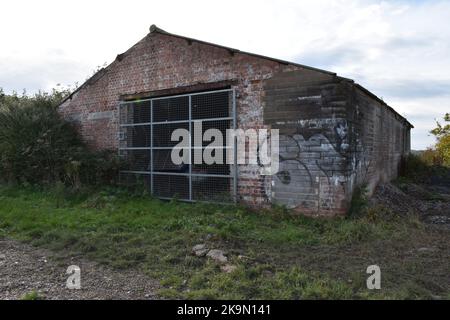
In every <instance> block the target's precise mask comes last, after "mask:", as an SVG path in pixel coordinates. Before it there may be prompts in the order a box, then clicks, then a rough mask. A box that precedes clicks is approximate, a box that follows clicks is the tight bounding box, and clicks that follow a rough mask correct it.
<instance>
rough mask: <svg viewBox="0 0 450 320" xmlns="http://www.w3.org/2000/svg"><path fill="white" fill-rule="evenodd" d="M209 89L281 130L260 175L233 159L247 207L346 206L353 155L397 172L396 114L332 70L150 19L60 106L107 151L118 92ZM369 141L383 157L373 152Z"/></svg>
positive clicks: (241, 114)
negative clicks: (229, 91) (268, 170)
mask: <svg viewBox="0 0 450 320" xmlns="http://www.w3.org/2000/svg"><path fill="white" fill-rule="evenodd" d="M213 88H214V89H220V88H233V89H235V92H236V107H237V110H236V111H237V126H238V128H242V129H248V128H254V129H260V128H268V129H270V128H279V129H280V132H281V141H280V147H281V155H280V160H281V164H282V167H281V169H280V172H279V173H278V174H277V175H276V176H261V175H260V174H259V167H258V166H257V165H240V166H239V167H238V195H239V197H240V201H242V202H244V203H247V204H249V205H252V206H259V205H269V204H270V203H272V202H278V203H282V204H286V205H288V206H290V207H293V208H296V209H298V210H299V211H301V212H305V213H310V214H322V215H334V214H342V213H345V211H346V210H347V208H348V203H349V200H350V199H351V194H352V191H353V189H354V186H355V185H357V184H361V183H363V180H364V179H363V178H362V177H361V176H362V173H363V171H364V170H365V169H364V168H363V166H362V165H361V161H363V160H361V159H362V158H361V157H362V156H361V155H362V154H364V155H370V156H368V157H370V158H371V161H372V162H371V164H372V163H373V164H376V165H375V166H374V167H373V169H371V170H366V171H367V172H368V176H370V179H371V181H373V183H372V184H376V182H375V181H378V180H380V179H381V180H386V179H389V178H392V177H394V176H395V175H396V173H397V169H393V167H396V166H397V162H398V160H399V158H400V157H401V156H402V155H403V154H404V152H406V151H407V149H408V148H407V147H406V140H407V139H409V137H407V136H406V131H407V130H409V127H408V129H407V130H406V129H405V128H406V127H407V126H406V124H405V122H404V121H403V120H404V119H403V118H401V117H399V116H398V115H397V114H396V113H395V112H393V111H392V110H389V109H388V108H387V107H386V106H385V105H382V104H381V103H379V102H377V101H376V100H375V99H373V98H372V97H367V96H366V94H365V93H363V92H362V91H361V90H359V89H355V87H354V86H353V85H352V84H351V83H350V82H349V81H347V80H344V79H341V78H339V77H337V76H336V75H335V74H333V73H331V72H326V71H320V70H315V69H313V68H309V67H305V66H301V65H298V64H293V63H287V62H284V61H280V60H276V59H271V58H266V57H261V56H257V55H253V54H247V53H243V52H240V51H238V50H234V49H230V48H226V47H221V46H217V45H212V44H208V43H204V42H201V41H197V40H193V39H189V38H185V37H180V36H175V35H171V34H167V33H166V32H164V31H162V30H160V29H157V28H156V27H152V29H151V32H150V33H149V34H148V35H147V36H146V37H145V38H144V39H142V40H141V41H140V42H138V43H137V44H136V45H134V46H133V47H132V48H130V49H129V50H128V51H127V52H125V53H123V54H121V55H118V56H117V58H116V60H115V61H114V62H113V63H112V64H110V65H109V66H108V67H106V68H105V69H103V70H101V71H100V72H98V73H97V74H96V75H94V76H93V77H92V78H91V79H89V80H88V81H87V82H86V83H85V84H83V85H82V86H81V87H80V88H79V89H78V90H77V91H76V92H74V93H73V94H72V95H71V96H70V97H69V98H68V99H66V100H65V101H64V102H63V103H62V104H61V105H60V112H61V114H62V115H63V116H64V117H65V118H67V119H69V120H71V121H74V122H76V123H77V125H78V127H79V129H80V132H81V134H82V136H83V137H84V139H85V140H86V141H87V142H88V144H89V145H90V146H91V147H93V148H96V149H112V150H115V149H117V148H118V145H119V141H118V132H119V123H118V105H119V102H120V101H121V100H122V99H124V98H132V97H135V98H139V97H151V96H158V95H167V94H169V93H171V94H176V93H186V92H195V91H201V90H208V89H213ZM358 90H359V91H358ZM385 118H386V119H387V118H388V119H389V122H384V121H383V120H384V119H385ZM402 119H403V120H402ZM364 121H366V122H367V123H363V122H364ZM380 121H381V122H383V124H381V125H380ZM383 126H392V127H389V128H385V127H383ZM391 128H392V131H391ZM387 129H388V130H387ZM385 134H388V135H389V137H383V135H385ZM397 134H399V135H397ZM380 135H381V136H380ZM390 144H392V145H390ZM399 144H401V145H402V146H403V147H402V148H399V147H398V145H399ZM377 148H378V149H379V150H380V151H381V150H384V151H383V156H384V157H383V156H382V155H381V154H379V155H376V156H375V154H376V149H377ZM393 151H395V153H394V154H393V153H391V152H393ZM389 157H391V158H389ZM364 159H365V158H364ZM388 159H390V160H392V163H391V162H389V161H388ZM364 161H365V160H364ZM394 162H395V165H394ZM387 167H389V169H387ZM380 168H383V171H384V173H383V174H381V173H380V172H379V171H380Z"/></svg>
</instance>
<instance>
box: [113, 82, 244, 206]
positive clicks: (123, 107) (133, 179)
mask: <svg viewBox="0 0 450 320" xmlns="http://www.w3.org/2000/svg"><path fill="white" fill-rule="evenodd" d="M119 118H120V132H119V141H120V142H119V154H120V156H121V157H122V158H123V159H124V160H125V161H124V163H125V168H123V170H122V171H121V172H120V180H121V181H122V182H123V183H125V184H128V185H132V184H137V183H141V184H142V183H143V184H145V186H146V187H148V188H149V190H150V191H151V193H152V194H153V195H155V196H156V197H159V198H162V199H172V198H177V199H180V200H185V201H216V202H231V201H236V197H237V174H236V166H235V165H234V164H235V163H236V154H235V151H236V149H235V143H236V142H233V146H229V147H227V146H226V143H225V142H226V139H225V137H226V130H227V129H235V128H236V103H235V95H234V91H233V90H231V89H227V90H216V91H209V92H202V93H192V94H185V95H177V96H169V97H161V98H152V99H142V100H135V101H125V102H121V103H120V105H119ZM200 123H201V130H194V128H196V129H198V128H199V127H198V124H200ZM176 129H186V130H188V131H189V133H190V141H189V147H188V148H187V150H186V152H188V156H189V157H190V159H191V162H190V163H182V164H175V163H174V162H173V161H172V159H171V152H172V149H173V148H174V147H175V146H176V145H177V144H178V141H171V135H172V132H173V131H174V130H176ZM208 129H218V130H219V131H220V132H221V133H222V135H223V137H224V139H223V142H224V143H223V146H222V147H220V149H222V154H223V161H222V163H219V164H218V163H213V164H206V163H205V162H204V161H202V162H200V163H197V162H195V163H194V161H193V160H194V155H195V153H196V152H197V153H198V152H202V153H203V151H204V150H205V148H206V146H207V145H208V144H209V143H210V142H209V141H202V140H203V139H202V137H203V134H204V133H205V132H206V131H207V130H208ZM200 131H201V132H200ZM195 141H202V142H201V143H200V145H198V144H195V145H194V142H195ZM214 148H216V146H215V147H214ZM227 148H231V149H232V150H233V151H232V152H234V162H233V163H234V164H227V162H226V154H227V150H226V149H227Z"/></svg>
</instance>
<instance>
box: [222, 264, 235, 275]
mask: <svg viewBox="0 0 450 320" xmlns="http://www.w3.org/2000/svg"><path fill="white" fill-rule="evenodd" d="M236 269H237V267H236V266H233V265H231V264H226V265H224V266H222V267H220V270H222V271H223V272H225V273H232V272H233V271H235V270H236Z"/></svg>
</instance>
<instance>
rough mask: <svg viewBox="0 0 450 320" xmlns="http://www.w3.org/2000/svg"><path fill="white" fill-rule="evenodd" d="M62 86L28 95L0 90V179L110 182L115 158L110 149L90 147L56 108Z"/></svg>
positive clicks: (114, 172) (51, 182) (72, 183)
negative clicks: (107, 150) (58, 88)
mask: <svg viewBox="0 0 450 320" xmlns="http://www.w3.org/2000/svg"><path fill="white" fill-rule="evenodd" d="M66 94H67V91H65V90H53V91H52V92H51V93H45V92H40V93H37V94H35V95H33V96H28V95H26V94H23V95H20V96H19V95H17V94H13V95H5V94H4V93H3V92H2V91H1V90H0V183H8V184H25V185H27V184H47V185H54V184H57V183H62V184H64V185H68V186H71V187H72V188H74V189H79V188H80V187H81V185H82V184H89V185H93V184H102V183H110V182H111V181H112V180H114V179H115V177H116V176H117V168H118V165H119V163H118V160H117V159H116V157H115V156H114V154H113V153H110V152H94V151H92V150H89V148H88V147H87V146H86V145H85V144H84V142H83V141H82V139H81V138H80V137H79V135H78V133H77V132H76V129H75V128H74V126H73V125H72V124H71V123H69V122H67V121H65V120H63V119H62V118H61V117H60V115H59V114H58V112H57V110H56V106H57V104H58V103H59V102H60V101H61V99H62V97H64V96H65V95H66Z"/></svg>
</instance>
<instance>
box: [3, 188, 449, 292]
mask: <svg viewBox="0 0 450 320" xmlns="http://www.w3.org/2000/svg"><path fill="white" fill-rule="evenodd" d="M0 203H1V206H0V237H1V236H4V237H10V238H15V239H19V240H21V241H25V242H29V243H31V244H32V245H35V246H42V247H45V248H48V249H51V250H53V251H55V252H56V253H59V254H61V255H64V256H69V255H71V256H73V255H82V256H83V257H86V258H88V259H91V260H94V261H97V262H100V263H103V264H106V265H109V266H112V267H114V268H117V269H126V268H133V269H137V270H140V271H142V272H145V273H147V274H148V275H149V276H151V277H154V278H156V279H158V280H160V282H161V284H162V286H163V289H162V290H161V291H160V295H161V296H163V297H167V298H190V299H199V298H205V299H207V298H211V299H216V298H230V299H249V298H253V299H305V298H308V299H309V298H311V299H320V298H326V299H333V298H337V299H351V298H371V297H372V298H378V297H383V298H397V297H407V296H409V295H410V296H414V295H413V293H412V292H419V295H418V297H422V298H426V297H428V296H429V295H431V294H448V291H445V290H448V288H443V289H442V290H443V291H445V292H444V293H442V292H440V291H439V290H438V291H439V292H437V293H436V292H434V291H433V290H431V289H423V290H422V291H420V290H417V288H416V287H414V285H415V284H414V285H411V277H410V275H406V276H405V275H403V274H402V270H403V269H401V268H405V267H407V266H409V264H408V262H405V261H404V259H403V260H399V259H398V258H397V260H394V262H392V261H390V262H388V264H389V267H387V268H388V269H389V268H391V269H392V270H394V272H395V273H396V274H397V275H398V276H399V277H400V278H399V279H398V278H395V277H393V278H392V279H393V281H392V285H389V282H387V283H386V286H385V287H386V289H384V290H382V292H371V291H368V290H367V289H366V288H365V279H366V277H367V275H366V274H365V269H366V267H367V266H368V265H369V264H373V263H372V262H377V263H381V262H382V261H379V262H378V261H377V259H379V260H383V261H384V260H385V259H386V257H387V256H389V255H393V256H395V255H396V251H395V247H396V246H397V247H398V246H401V245H405V246H408V245H409V244H410V242H411V237H419V236H423V235H424V234H425V233H426V231H425V230H424V227H423V226H422V225H421V224H420V223H417V221H412V220H411V221H410V220H406V221H404V220H402V221H400V220H394V221H393V220H392V219H390V220H389V221H385V220H384V219H383V218H382V217H378V216H376V217H375V218H374V217H373V216H372V217H370V218H368V217H354V218H347V219H343V218H338V219H312V218H306V217H302V216H294V215H291V214H289V213H288V212H286V210H283V209H280V208H277V209H274V210H263V211H260V212H252V211H249V210H247V209H245V208H242V207H237V206H217V205H211V204H186V203H179V202H177V201H171V202H163V201H160V200H156V199H151V198H150V197H148V196H142V195H130V194H129V193H127V192H124V191H121V190H118V189H117V190H116V189H111V190H108V191H102V192H97V193H94V194H92V195H88V193H83V194H70V193H68V194H65V195H64V196H61V193H57V195H55V193H54V192H52V191H51V190H34V189H18V188H6V187H1V188H0ZM426 235H428V234H426ZM430 241H431V240H430ZM447 242H448V241H447ZM199 243H206V244H207V245H208V246H209V247H211V248H218V249H222V250H225V251H226V252H227V255H228V258H229V259H230V263H231V264H233V265H236V266H237V269H236V270H235V271H234V272H232V273H229V274H228V273H224V272H222V271H221V270H220V266H218V265H217V264H215V263H213V262H212V261H210V260H208V259H206V258H198V257H194V256H192V255H191V248H192V247H193V246H194V245H195V244H199ZM388 246H394V248H392V247H388ZM386 249H389V250H391V251H389V252H387V253H386ZM405 250H406V249H405ZM392 252H393V254H391V253H392ZM239 255H245V256H247V257H249V258H248V259H239V258H238V256H239ZM374 260H375V261H374ZM411 263H418V262H417V261H416V260H414V261H413V262H411ZM422 263H423V264H425V263H426V261H420V263H419V264H420V267H422ZM399 268H400V269H399ZM419 269H420V268H419ZM418 272H420V270H419V271H418ZM388 279H389V276H388ZM428 280H429V279H428ZM428 280H427V281H428ZM430 281H431V280H430ZM433 281H434V280H433ZM410 288H412V289H410ZM435 291H436V290H435Z"/></svg>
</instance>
